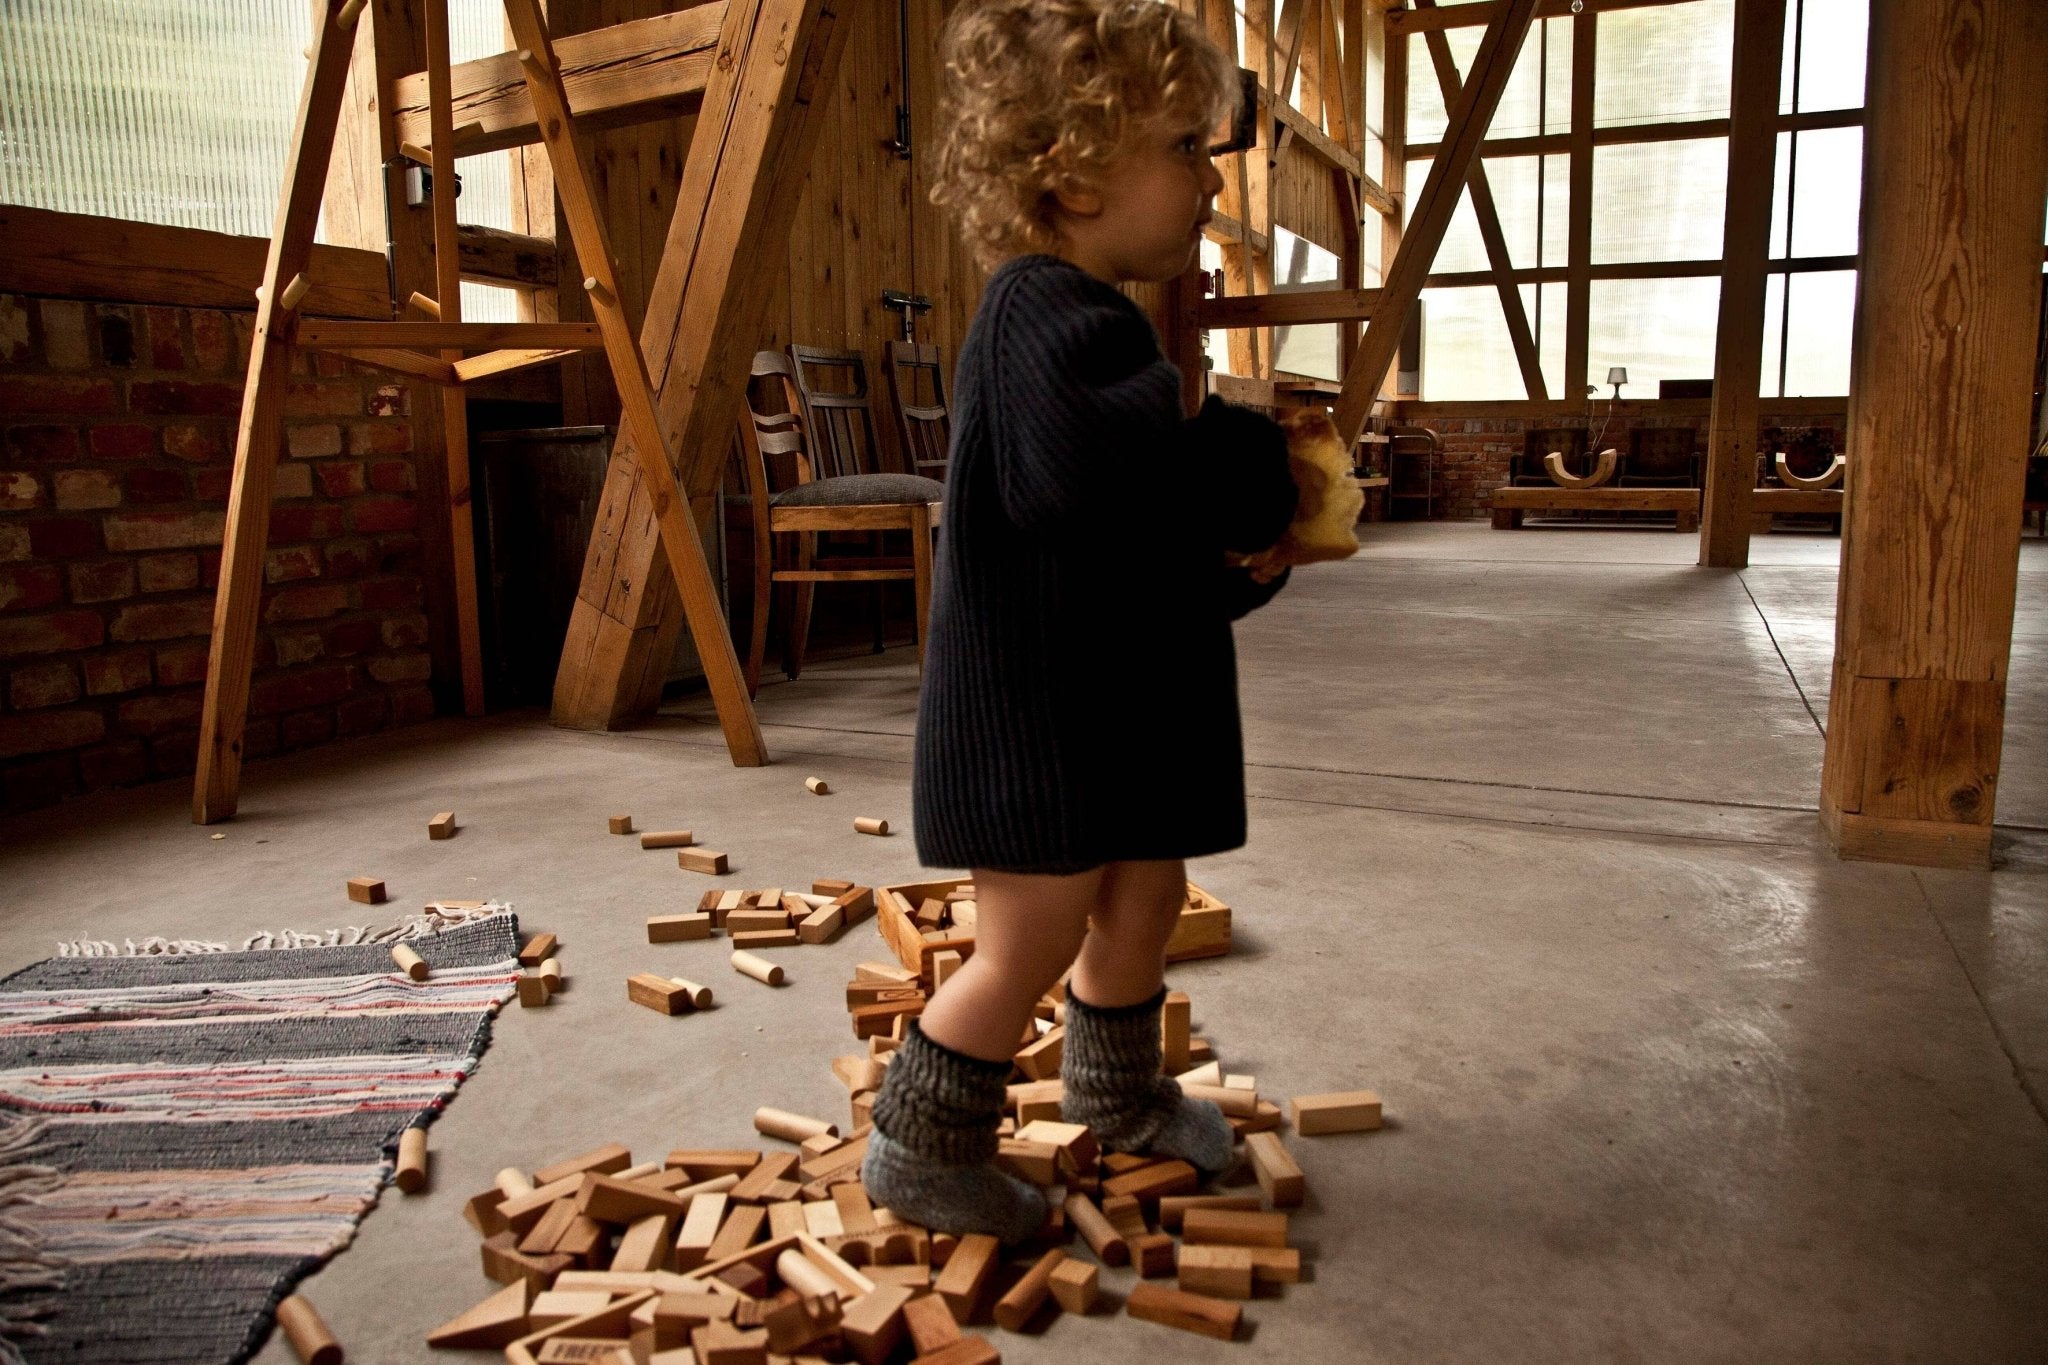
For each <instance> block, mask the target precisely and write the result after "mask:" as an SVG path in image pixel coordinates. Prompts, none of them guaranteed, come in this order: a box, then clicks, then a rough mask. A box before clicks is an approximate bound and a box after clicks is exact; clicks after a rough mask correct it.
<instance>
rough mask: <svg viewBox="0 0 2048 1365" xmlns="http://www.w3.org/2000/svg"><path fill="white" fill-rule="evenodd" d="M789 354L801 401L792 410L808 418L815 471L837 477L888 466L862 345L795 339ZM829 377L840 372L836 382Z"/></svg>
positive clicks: (869, 472)
mask: <svg viewBox="0 0 2048 1365" xmlns="http://www.w3.org/2000/svg"><path fill="white" fill-rule="evenodd" d="M789 359H790V361H791V366H790V375H791V381H790V382H791V383H792V384H794V385H795V388H796V393H797V397H798V399H799V400H800V401H801V404H802V406H800V407H793V408H791V409H790V411H791V412H794V413H797V414H799V415H800V416H802V418H803V419H804V430H805V432H806V434H807V436H808V439H809V448H810V454H811V461H812V464H813V466H814V468H815V469H816V470H817V477H818V478H823V479H836V478H842V477H845V476H848V475H853V474H879V473H883V472H885V471H887V470H888V469H889V468H890V462H889V461H888V460H887V459H885V458H884V452H883V450H882V445H881V442H880V441H877V440H876V439H875V408H874V403H873V401H872V400H871V399H870V397H869V396H868V363H867V357H866V356H864V355H862V354H861V353H860V352H859V351H844V350H834V349H832V348H830V347H825V346H798V345H795V344H794V343H792V344H791V345H790V348H789ZM828 377H836V379H837V382H834V383H829V384H821V383H820V382H819V380H820V379H821V378H828Z"/></svg>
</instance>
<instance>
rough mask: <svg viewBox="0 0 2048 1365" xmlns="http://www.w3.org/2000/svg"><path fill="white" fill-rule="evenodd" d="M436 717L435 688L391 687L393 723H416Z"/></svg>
mask: <svg viewBox="0 0 2048 1365" xmlns="http://www.w3.org/2000/svg"><path fill="white" fill-rule="evenodd" d="M433 718H434V690H433V689H432V688H430V687H394V688H392V689H391V723H392V724H393V725H416V724H418V723H419V722H420V721H423V720H432V719H433Z"/></svg>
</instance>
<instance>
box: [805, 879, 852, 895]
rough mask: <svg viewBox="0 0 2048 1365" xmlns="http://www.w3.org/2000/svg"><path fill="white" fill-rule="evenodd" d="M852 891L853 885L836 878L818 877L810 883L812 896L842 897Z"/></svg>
mask: <svg viewBox="0 0 2048 1365" xmlns="http://www.w3.org/2000/svg"><path fill="white" fill-rule="evenodd" d="M851 890H853V883H852V882H849V881H844V880H841V879H840V878H838V877H819V878H816V879H815V880H813V881H812V882H811V894H812V895H813V896H843V895H845V894H846V893H847V892H849V891H851Z"/></svg>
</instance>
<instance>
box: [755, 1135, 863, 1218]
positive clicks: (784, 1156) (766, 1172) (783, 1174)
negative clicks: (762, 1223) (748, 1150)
mask: <svg viewBox="0 0 2048 1365" xmlns="http://www.w3.org/2000/svg"><path fill="white" fill-rule="evenodd" d="M862 1153H863V1155H865V1153H866V1148H865V1146H863V1148H862ZM834 1155H836V1152H835V1153H834ZM796 1166H797V1158H796V1156H795V1154H794V1153H791V1152H771V1153H769V1154H768V1155H767V1156H764V1157H762V1158H761V1159H760V1160H759V1161H757V1162H756V1163H755V1164H754V1166H753V1168H752V1169H751V1170H749V1171H748V1172H747V1173H746V1174H745V1175H743V1176H741V1177H740V1183H739V1184H737V1185H735V1186H733V1187H732V1191H731V1194H732V1199H733V1202H734V1203H736V1204H757V1203H761V1202H763V1201H765V1200H767V1199H768V1198H769V1197H770V1195H769V1191H770V1190H771V1189H772V1188H773V1187H774V1186H775V1185H776V1184H778V1183H780V1182H782V1181H784V1180H786V1179H787V1178H788V1176H789V1174H790V1172H791V1171H793V1170H795V1169H796Z"/></svg>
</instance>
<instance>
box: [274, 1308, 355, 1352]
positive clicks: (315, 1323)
mask: <svg viewBox="0 0 2048 1365" xmlns="http://www.w3.org/2000/svg"><path fill="white" fill-rule="evenodd" d="M277 1325H278V1327H279V1329H280V1330H282V1331H283V1332H284V1335H285V1340H287V1341H289V1342H291V1344H292V1349H293V1350H294V1351H296V1352H298V1355H299V1359H300V1360H302V1361H304V1362H305V1365H341V1359H342V1355H341V1343H340V1342H338V1341H336V1340H335V1339H334V1333H332V1332H330V1331H328V1330H327V1324H326V1323H325V1322H324V1321H322V1319H321V1317H320V1314H319V1311H318V1310H316V1309H315V1308H314V1307H313V1305H312V1304H311V1303H309V1302H307V1300H306V1297H305V1295H303V1294H292V1295H290V1296H288V1297H287V1298H286V1299H285V1300H284V1301H283V1302H282V1303H280V1304H278V1306H277Z"/></svg>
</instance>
